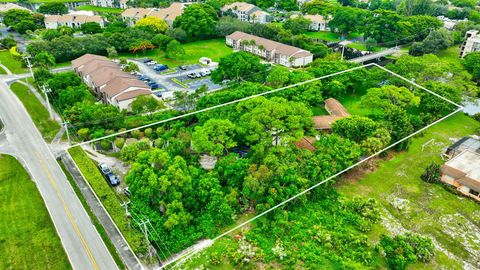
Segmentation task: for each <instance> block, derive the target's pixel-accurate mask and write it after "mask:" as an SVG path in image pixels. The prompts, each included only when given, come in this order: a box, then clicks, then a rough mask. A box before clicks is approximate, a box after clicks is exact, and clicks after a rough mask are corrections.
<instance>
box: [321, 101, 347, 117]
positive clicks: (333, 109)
mask: <svg viewBox="0 0 480 270" xmlns="http://www.w3.org/2000/svg"><path fill="white" fill-rule="evenodd" d="M325 110H327V111H328V112H329V113H330V114H331V115H332V116H336V117H342V118H343V117H349V116H350V113H349V112H348V111H347V109H345V107H343V105H342V103H340V102H339V101H338V100H336V99H334V98H327V99H326V100H325Z"/></svg>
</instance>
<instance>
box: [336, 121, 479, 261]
mask: <svg viewBox="0 0 480 270" xmlns="http://www.w3.org/2000/svg"><path fill="white" fill-rule="evenodd" d="M479 128H480V123H479V122H477V121H475V120H473V119H472V118H469V117H467V116H465V115H463V114H461V113H459V114H457V115H455V116H453V117H450V118H448V119H447V120H445V121H443V122H441V123H439V124H437V125H435V126H433V127H431V128H429V129H427V130H426V131H425V133H424V134H423V136H422V137H417V138H415V139H413V142H412V145H411V146H410V148H409V150H408V151H407V152H402V153H399V154H396V155H395V156H394V157H393V158H391V159H390V160H387V161H384V160H382V161H379V162H378V164H377V165H378V169H377V170H376V171H375V172H371V173H367V174H365V175H363V176H361V177H358V176H351V177H347V178H346V179H343V180H342V181H340V183H339V184H338V190H339V191H340V193H343V194H345V195H347V196H352V197H353V196H366V197H373V198H375V199H376V200H377V201H379V202H380V204H381V206H382V208H383V211H384V222H383V225H384V226H378V227H377V228H376V229H375V230H374V231H373V233H372V239H374V240H377V239H378V237H379V235H380V234H381V233H388V232H389V231H393V232H396V231H402V230H403V229H402V228H404V229H405V230H410V231H414V232H417V233H421V234H424V235H428V236H430V237H432V238H433V239H434V240H435V242H436V243H437V244H438V246H440V247H441V249H442V250H444V252H439V254H438V255H437V256H436V259H435V260H434V261H433V262H432V263H430V264H428V265H418V266H417V267H414V268H415V269H425V267H428V269H439V268H443V269H462V268H463V267H465V265H463V264H462V261H467V262H470V263H471V264H472V265H474V266H475V267H478V266H479V265H478V262H479V259H480V254H479V253H478V252H477V251H478V250H480V226H479V224H480V207H479V205H478V204H476V203H475V202H473V201H471V200H469V199H466V198H462V197H459V196H457V195H456V194H453V193H452V192H450V191H447V190H446V189H445V188H443V187H442V186H441V185H440V184H427V183H424V182H423V181H422V180H420V175H421V174H422V173H423V171H424V170H425V168H426V166H427V165H428V164H429V163H430V162H431V161H435V162H439V163H440V162H442V161H441V158H440V154H441V153H442V152H443V150H444V149H445V147H447V146H449V145H450V144H452V142H453V141H454V140H456V139H459V138H461V137H463V136H466V135H470V134H475V132H477V130H478V129H479ZM432 139H433V141H432V142H431V143H430V144H428V145H427V146H425V147H423V145H424V144H425V143H426V142H428V141H430V140H432ZM422 148H423V149H422ZM467 268H468V267H467ZM472 269H473V268H472Z"/></svg>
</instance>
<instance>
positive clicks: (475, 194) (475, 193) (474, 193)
mask: <svg viewBox="0 0 480 270" xmlns="http://www.w3.org/2000/svg"><path fill="white" fill-rule="evenodd" d="M470 194H472V195H474V196H478V195H479V193H478V191H475V190H473V189H470Z"/></svg>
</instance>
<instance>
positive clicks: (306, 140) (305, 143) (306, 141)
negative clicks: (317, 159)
mask: <svg viewBox="0 0 480 270" xmlns="http://www.w3.org/2000/svg"><path fill="white" fill-rule="evenodd" d="M314 142H315V138H313V137H303V138H302V139H301V140H300V141H298V142H296V143H295V145H296V146H297V147H298V148H302V149H307V150H309V151H315V150H316V148H315V146H313V143H314Z"/></svg>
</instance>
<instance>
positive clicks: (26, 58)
mask: <svg viewBox="0 0 480 270" xmlns="http://www.w3.org/2000/svg"><path fill="white" fill-rule="evenodd" d="M30 58H31V56H30V55H25V56H24V57H23V59H25V62H27V67H28V68H29V69H30V74H32V78H33V79H34V80H35V75H33V70H32V67H33V65H32V63H30Z"/></svg>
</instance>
